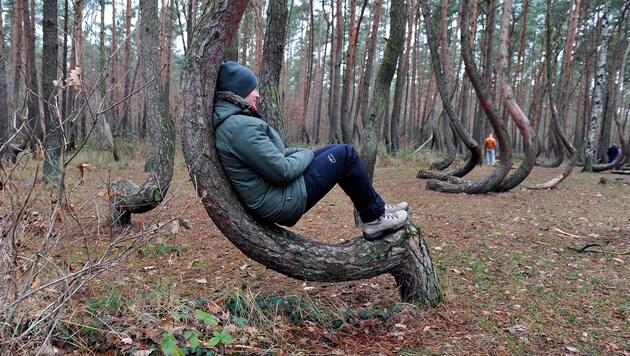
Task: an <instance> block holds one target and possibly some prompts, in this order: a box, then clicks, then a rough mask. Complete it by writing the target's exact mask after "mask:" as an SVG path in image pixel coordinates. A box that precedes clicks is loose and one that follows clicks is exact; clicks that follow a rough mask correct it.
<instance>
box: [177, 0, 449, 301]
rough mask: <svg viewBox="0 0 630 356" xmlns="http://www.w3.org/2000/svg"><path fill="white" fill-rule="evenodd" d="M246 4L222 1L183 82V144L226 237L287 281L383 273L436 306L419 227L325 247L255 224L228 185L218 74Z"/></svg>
mask: <svg viewBox="0 0 630 356" xmlns="http://www.w3.org/2000/svg"><path fill="white" fill-rule="evenodd" d="M246 5H247V1H246V0H218V1H216V2H214V3H213V4H212V5H211V6H209V9H207V11H205V12H204V14H203V15H202V17H201V19H200V21H199V22H198V26H197V29H196V31H195V34H194V35H193V39H192V43H191V46H190V48H189V54H190V55H189V56H188V57H187V60H186V65H185V68H184V72H183V77H182V103H183V106H184V107H183V110H182V119H181V121H180V122H181V132H182V145H183V149H184V158H185V160H186V163H187V164H188V167H189V170H190V175H191V178H192V181H193V184H195V188H196V190H197V193H198V195H199V196H200V198H201V201H202V203H203V205H204V208H205V209H206V211H207V212H208V215H209V216H210V217H211V218H212V220H213V221H214V223H215V224H216V226H217V227H218V228H219V229H220V230H221V232H222V233H223V234H224V235H225V236H226V237H227V238H228V239H229V240H230V241H231V242H232V243H233V244H234V245H235V246H236V247H238V248H239V249H240V250H241V251H242V252H243V253H244V254H246V255H247V256H248V257H250V258H252V259H253V260H255V261H257V262H259V263H261V264H263V265H265V266H266V267H269V268H271V269H273V270H275V271H278V272H280V273H282V274H285V275H287V276H291V277H294V278H299V279H302V280H309V281H322V282H324V281H327V282H341V281H349V280H357V279H364V278H370V277H373V276H377V275H380V274H383V273H389V274H392V275H393V276H394V278H395V279H396V281H397V283H398V285H399V286H400V291H401V295H402V297H403V299H404V300H406V301H410V302H416V303H419V304H421V305H426V306H437V305H438V304H439V302H440V300H441V298H442V294H441V291H440V287H439V284H438V281H437V278H436V275H435V272H434V269H433V265H432V263H431V259H430V256H429V249H428V248H427V246H426V244H425V243H424V241H423V240H422V236H421V234H420V232H419V230H418V229H416V228H415V227H414V226H412V225H408V226H407V227H406V229H402V230H399V231H398V232H396V233H393V234H390V235H387V236H386V237H385V239H383V240H379V241H376V242H368V241H366V240H364V239H362V238H356V239H352V240H350V241H348V242H345V243H343V244H323V243H320V242H317V241H313V240H310V239H308V238H305V237H302V236H300V235H298V234H295V233H292V232H290V231H287V230H284V229H282V228H280V227H278V226H275V225H267V224H262V223H260V222H257V221H256V220H254V219H253V218H252V217H251V216H250V215H249V214H248V213H247V212H246V211H245V210H244V208H243V207H242V205H241V204H240V202H239V200H238V198H237V197H236V194H235V193H234V192H233V190H232V189H231V186H230V184H229V182H228V181H227V179H226V177H225V175H224V173H223V169H222V167H221V164H220V162H219V158H218V156H217V154H216V150H215V148H214V130H213V128H212V125H211V115H212V110H213V96H214V89H215V81H216V76H217V74H218V71H219V68H220V65H221V63H222V60H223V56H224V54H225V53H226V51H227V47H228V45H229V43H230V40H231V38H232V36H233V34H234V31H235V29H236V28H237V25H238V23H239V21H240V19H241V16H242V14H243V12H244V11H245V7H246Z"/></svg>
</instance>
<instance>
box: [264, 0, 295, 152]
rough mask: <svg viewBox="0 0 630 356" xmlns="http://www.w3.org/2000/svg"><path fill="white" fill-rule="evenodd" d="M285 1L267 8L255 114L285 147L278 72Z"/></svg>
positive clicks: (285, 12)
mask: <svg viewBox="0 0 630 356" xmlns="http://www.w3.org/2000/svg"><path fill="white" fill-rule="evenodd" d="M287 18H288V10H287V1H286V0H270V1H269V7H268V8H267V32H266V33H265V47H264V49H263V53H262V56H263V60H262V67H261V71H260V97H261V100H260V103H259V107H258V111H259V113H260V115H261V116H262V118H263V120H266V121H267V122H268V123H269V124H270V125H271V126H273V127H274V128H275V129H276V131H278V133H280V136H281V137H282V140H283V141H284V142H285V144H286V142H287V141H286V140H287V132H286V130H285V123H284V115H283V113H282V97H281V95H280V72H281V70H282V62H283V60H282V59H283V57H284V42H285V37H286V28H287Z"/></svg>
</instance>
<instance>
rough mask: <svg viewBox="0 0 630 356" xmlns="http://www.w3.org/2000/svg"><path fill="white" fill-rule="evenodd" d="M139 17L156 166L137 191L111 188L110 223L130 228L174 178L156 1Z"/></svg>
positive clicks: (147, 2) (145, 2)
mask: <svg viewBox="0 0 630 356" xmlns="http://www.w3.org/2000/svg"><path fill="white" fill-rule="evenodd" d="M140 14H141V15H140V16H141V19H142V22H141V24H140V31H141V41H140V44H139V58H140V61H141V62H142V67H141V72H142V78H143V80H144V82H145V83H148V85H147V86H146V87H145V88H144V89H143V94H144V98H145V105H146V109H147V115H146V118H147V126H148V129H149V135H150V136H151V141H152V142H153V145H154V146H153V149H154V155H155V156H154V157H155V159H156V164H155V165H154V166H153V169H152V172H151V175H150V176H149V178H148V179H147V180H146V181H145V182H144V184H143V185H142V186H140V187H137V186H136V185H135V184H134V183H133V182H131V181H129V180H120V181H117V182H114V183H113V184H112V185H111V187H110V190H111V191H112V192H113V194H110V196H111V204H112V208H111V218H112V222H115V223H120V224H130V223H131V214H132V213H133V214H140V213H145V212H147V211H150V210H153V209H154V208H155V207H157V206H158V205H159V204H160V203H161V202H162V200H163V199H164V195H166V192H167V191H168V188H169V186H170V184H171V179H172V177H173V160H174V153H175V127H174V125H173V120H172V118H171V114H170V112H169V106H168V98H167V97H166V95H165V93H164V89H163V86H162V81H161V80H160V68H159V66H158V63H159V58H160V57H159V54H158V50H159V44H158V37H157V35H158V34H157V32H156V31H155V29H156V28H158V26H159V22H158V17H157V0H141V1H140Z"/></svg>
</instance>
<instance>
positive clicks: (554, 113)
mask: <svg viewBox="0 0 630 356" xmlns="http://www.w3.org/2000/svg"><path fill="white" fill-rule="evenodd" d="M546 21H547V33H546V36H547V38H546V42H547V44H546V45H547V48H546V50H545V52H546V53H545V61H546V62H547V66H546V67H547V72H546V75H547V96H548V98H549V106H550V108H551V120H552V121H551V124H552V125H551V126H552V128H553V130H554V134H555V135H556V137H557V139H558V141H559V145H560V146H563V147H565V148H566V149H567V153H568V155H569V164H567V166H566V167H565V168H564V170H563V171H562V173H561V174H560V175H559V176H557V177H554V178H552V179H551V180H549V181H548V182H545V183H540V184H536V185H533V186H527V187H526V188H527V189H534V190H536V189H551V188H554V187H555V186H557V185H558V184H560V183H561V182H562V181H563V180H564V179H566V178H567V177H568V176H569V175H570V174H571V172H572V171H573V167H574V166H575V157H576V154H577V150H576V149H575V148H574V147H573V145H572V144H571V142H570V141H569V140H568V139H567V137H566V135H565V134H564V132H563V131H562V129H561V128H560V120H559V114H558V108H557V106H556V102H555V96H554V93H553V90H552V89H551V83H553V81H554V77H553V70H552V66H551V60H552V54H551V37H552V36H551V4H550V1H548V2H547V19H546Z"/></svg>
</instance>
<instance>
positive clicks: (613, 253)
mask: <svg viewBox="0 0 630 356" xmlns="http://www.w3.org/2000/svg"><path fill="white" fill-rule="evenodd" d="M596 246H597V247H599V248H600V249H601V250H600V251H598V250H592V249H590V248H591V247H596ZM568 249H569V250H571V251H575V252H578V253H588V252H601V253H602V254H604V255H617V256H624V255H630V251H625V252H614V251H606V248H604V246H602V245H600V244H598V243H591V244H588V245H586V246H584V247H582V248H575V247H571V246H569V247H568Z"/></svg>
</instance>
